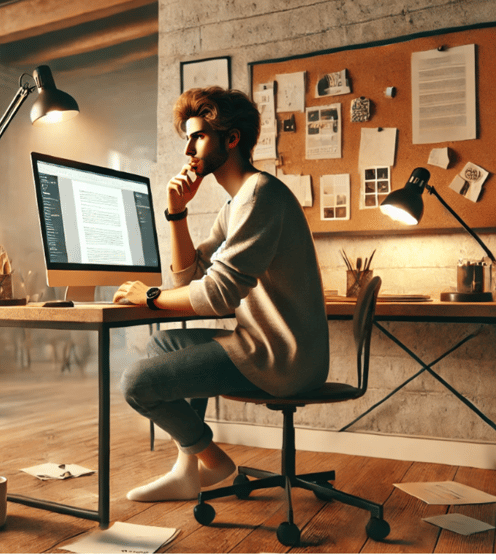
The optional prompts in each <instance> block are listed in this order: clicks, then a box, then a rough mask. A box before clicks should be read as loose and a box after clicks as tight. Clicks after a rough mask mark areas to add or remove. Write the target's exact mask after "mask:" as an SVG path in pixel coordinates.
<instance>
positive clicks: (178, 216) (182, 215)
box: [165, 208, 188, 222]
mask: <svg viewBox="0 0 496 560" xmlns="http://www.w3.org/2000/svg"><path fill="white" fill-rule="evenodd" d="M187 215H188V209H187V208H185V209H184V210H183V211H182V212H177V214H169V209H168V208H166V209H165V219H166V220H167V221H168V222H177V221H179V220H183V219H184V218H186V216H187Z"/></svg>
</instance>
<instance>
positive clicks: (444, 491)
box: [393, 480, 496, 505]
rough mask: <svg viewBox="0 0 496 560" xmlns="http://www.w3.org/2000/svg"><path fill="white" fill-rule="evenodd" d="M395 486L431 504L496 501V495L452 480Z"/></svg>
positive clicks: (404, 483)
mask: <svg viewBox="0 0 496 560" xmlns="http://www.w3.org/2000/svg"><path fill="white" fill-rule="evenodd" d="M393 486H396V488H399V489H400V490H403V492H406V493H407V494H410V495H411V496H415V497H416V498H418V499H419V500H422V501H423V502H426V503H427V504H430V505H464V504H490V503H493V502H496V496H492V495H491V494H486V492H482V491H481V490H477V489H476V488H471V487H470V486H466V485H465V484H460V483H459V482H453V481H452V480H448V481H445V482H402V483H400V484H394V485H393Z"/></svg>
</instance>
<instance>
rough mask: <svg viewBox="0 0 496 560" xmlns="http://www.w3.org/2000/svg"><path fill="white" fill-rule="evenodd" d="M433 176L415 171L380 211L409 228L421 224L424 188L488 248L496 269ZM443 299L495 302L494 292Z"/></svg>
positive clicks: (449, 295) (444, 297) (448, 295)
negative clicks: (443, 196) (433, 180)
mask: <svg viewBox="0 0 496 560" xmlns="http://www.w3.org/2000/svg"><path fill="white" fill-rule="evenodd" d="M430 176H431V174H430V173H429V171H427V169H424V168H423V167H417V168H416V169H414V170H413V171H412V174H411V175H410V178H409V179H408V181H407V183H406V185H405V186H404V187H403V188H402V189H398V190H396V191H393V192H392V193H390V194H389V195H388V196H387V197H386V199H385V200H384V202H383V203H382V204H381V206H380V208H381V211H382V213H383V214H386V216H389V217H390V218H392V219H393V220H396V221H400V222H403V223H405V224H407V225H417V224H418V223H419V222H420V220H421V219H422V215H423V213H424V203H423V200H422V193H423V192H424V189H426V190H427V192H428V193H429V194H433V195H434V196H435V197H436V198H437V199H438V200H439V202H440V203H441V204H442V205H443V206H444V207H445V208H446V210H448V212H449V213H450V214H451V215H452V216H454V217H455V218H456V219H457V220H458V222H460V224H461V225H462V226H463V228H464V229H465V230H466V231H467V233H469V234H470V235H471V236H472V237H473V238H474V239H475V240H476V241H477V243H478V244H479V245H480V246H481V247H482V248H483V249H484V251H485V252H486V254H487V256H488V257H489V258H490V259H491V262H492V266H496V259H495V258H494V255H493V253H492V252H491V251H490V250H489V248H488V247H487V246H486V244H485V243H484V242H483V241H482V239H481V238H480V237H479V236H478V235H477V234H476V233H475V231H474V230H473V229H471V228H470V227H469V226H468V225H467V224H466V223H465V222H464V221H463V220H462V218H460V216H459V215H458V214H457V213H456V212H455V211H454V210H453V209H452V208H451V207H450V206H449V205H448V203H447V202H446V201H445V200H443V198H441V196H440V194H439V193H438V192H437V191H436V189H435V188H434V187H432V186H431V185H429V184H428V181H429V179H430ZM441 300H445V301H492V294H491V293H490V292H482V293H472V294H466V293H459V292H446V293H445V294H443V293H442V294H441Z"/></svg>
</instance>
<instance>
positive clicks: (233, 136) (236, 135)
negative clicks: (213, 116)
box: [227, 128, 241, 150]
mask: <svg viewBox="0 0 496 560" xmlns="http://www.w3.org/2000/svg"><path fill="white" fill-rule="evenodd" d="M240 139H241V134H240V132H239V130H238V129H237V128H233V129H232V130H230V131H229V133H228V135H227V145H228V147H229V149H231V150H232V149H234V148H235V147H236V146H237V145H238V144H239V141H240Z"/></svg>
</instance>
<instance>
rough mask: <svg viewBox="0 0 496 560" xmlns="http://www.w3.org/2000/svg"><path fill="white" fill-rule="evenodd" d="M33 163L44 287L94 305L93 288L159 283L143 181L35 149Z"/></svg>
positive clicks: (155, 242)
mask: <svg viewBox="0 0 496 560" xmlns="http://www.w3.org/2000/svg"><path fill="white" fill-rule="evenodd" d="M31 160H32V165H33V174H34V183H35V188H36V198H37V202H38V213H39V218H40V227H41V237H42V241H43V248H44V253H45V263H46V270H47V282H48V285H49V286H53V287H56V286H67V291H66V299H68V300H73V301H93V300H94V293H95V287H96V286H119V285H121V284H122V283H123V282H126V281H128V280H141V281H142V282H144V283H145V284H147V285H149V286H160V285H161V284H162V274H161V266H160V253H159V247H158V240H157V233H156V228H155V216H154V212H153V203H152V193H151V189H150V181H149V179H148V178H147V177H141V176H139V175H134V174H131V173H126V172H123V171H116V170H114V169H107V168H104V167H99V166H96V165H90V164H87V163H80V162H76V161H70V160H67V159H62V158H58V157H53V156H50V155H45V154H39V153H34V152H33V153H32V154H31Z"/></svg>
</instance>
